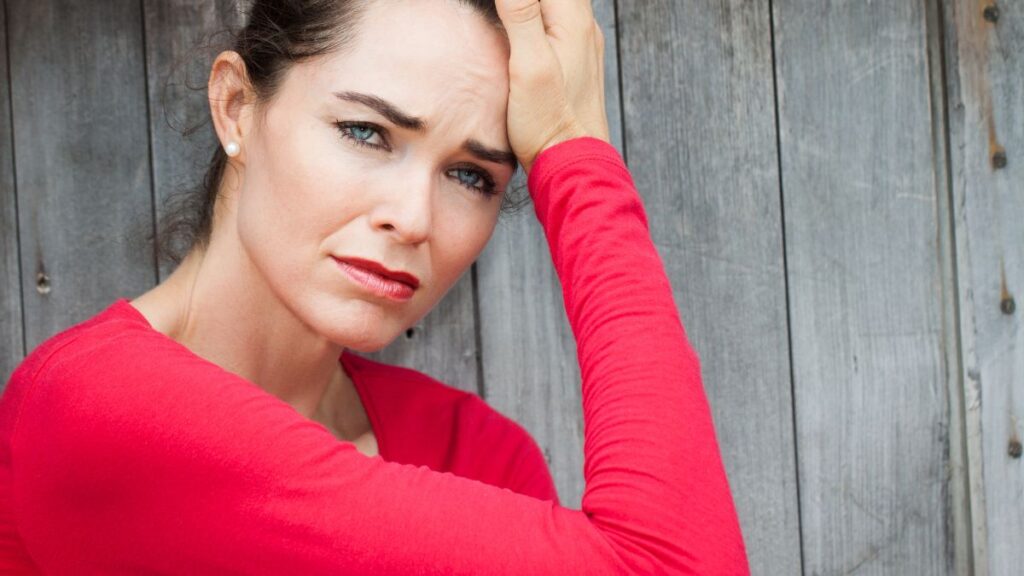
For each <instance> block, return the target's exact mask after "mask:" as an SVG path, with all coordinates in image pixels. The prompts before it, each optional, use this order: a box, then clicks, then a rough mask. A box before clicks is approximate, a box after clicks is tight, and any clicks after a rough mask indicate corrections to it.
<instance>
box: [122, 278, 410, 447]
mask: <svg viewBox="0 0 1024 576" xmlns="http://www.w3.org/2000/svg"><path fill="white" fill-rule="evenodd" d="M110 308H111V309H112V310H114V311H115V312H120V313H121V315H122V316H129V317H131V318H132V319H133V320H135V321H136V322H137V323H139V324H141V325H142V326H144V327H145V328H146V329H147V330H149V331H150V332H153V333H154V334H156V335H157V336H158V337H160V338H163V339H165V340H168V341H170V342H171V343H173V344H174V345H175V346H178V347H179V348H181V349H182V350H184V351H185V352H186V353H188V354H190V355H191V356H193V357H195V358H197V359H199V360H200V361H202V362H205V363H207V364H212V365H214V366H216V364H213V363H212V362H210V361H209V360H207V359H205V358H203V357H202V356H199V355H198V354H196V353H195V352H193V351H191V350H189V349H188V347H187V346H185V345H183V344H181V343H180V342H178V341H177V340H175V339H173V338H171V337H170V336H168V335H166V334H164V333H163V332H161V331H159V330H157V329H156V328H154V327H153V325H152V324H150V322H149V319H148V318H146V316H145V315H144V314H143V313H142V312H141V311H140V310H139V309H138V308H136V307H135V306H133V305H132V303H131V301H129V300H128V299H127V298H124V297H121V298H118V299H117V300H115V301H114V303H113V304H112V305H111V306H110ZM360 360H362V358H361V357H359V356H356V355H355V354H353V353H352V352H350V351H349V350H348V349H347V348H345V349H343V350H342V352H341V355H340V356H339V357H338V361H339V362H340V364H341V367H342V370H344V371H345V373H346V374H348V377H349V379H350V380H352V385H353V387H355V389H356V393H357V394H358V395H359V401H360V402H362V404H363V410H365V411H366V417H367V418H368V419H369V420H370V428H371V430H372V431H373V436H374V438H375V439H376V440H377V455H378V456H380V458H381V459H382V460H388V459H389V456H390V452H387V451H386V448H385V446H386V445H387V443H386V442H384V439H383V434H382V433H381V432H382V428H381V420H380V416H379V414H378V412H377V406H376V404H374V403H373V395H372V394H371V393H370V388H372V387H371V386H370V385H369V383H368V382H367V381H366V378H365V377H366V376H367V374H365V373H364V371H363V364H362V363H361V362H360ZM236 376H237V375H236ZM239 378H241V376H239ZM247 382H248V380H247ZM252 384H253V386H255V387H256V388H259V386H257V385H256V384H255V383H252ZM260 390H263V389H262V388H260ZM263 392H264V393H265V394H267V395H268V396H273V394H270V393H269V392H266V391H265V390H264V391H263ZM275 398H277V397H276V396H275ZM278 400H280V398H278ZM280 401H281V402H284V401H283V400H280ZM339 441H340V442H344V440H340V439H339ZM360 454H362V452H360ZM367 457H368V458H371V456H367Z"/></svg>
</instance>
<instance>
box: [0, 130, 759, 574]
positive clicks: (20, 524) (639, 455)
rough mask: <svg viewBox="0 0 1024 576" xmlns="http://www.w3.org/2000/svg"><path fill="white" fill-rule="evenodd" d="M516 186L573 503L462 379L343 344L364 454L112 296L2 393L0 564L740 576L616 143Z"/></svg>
mask: <svg viewBox="0 0 1024 576" xmlns="http://www.w3.org/2000/svg"><path fill="white" fill-rule="evenodd" d="M528 186H529V189H530V191H531V194H532V196H533V199H534V208H535V210H536V213H537V217H538V219H539V220H540V223H541V225H542V226H543V228H544V233H545V235H546V237H547V240H548V244H549V247H550V249H551V254H552V259H553V262H554V266H555V269H556V271H557V273H558V276H559V279H560V281H561V284H562V291H563V298H564V301H565V308H566V314H567V317H568V319H569V322H570V325H571V326H572V329H573V333H574V334H575V336H576V339H577V354H578V360H579V363H580V369H581V376H582V381H583V382H582V388H583V389H582V398H583V414H584V423H585V426H584V457H585V458H584V459H585V464H584V477H585V480H586V488H585V491H584V494H583V500H582V507H581V508H582V509H581V510H575V509H570V508H565V507H562V506H560V505H559V504H558V501H557V497H556V495H555V491H554V487H553V485H552V482H551V478H550V475H549V474H548V471H547V467H546V465H545V464H544V461H543V457H542V456H541V454H540V451H539V450H538V448H537V446H536V444H535V443H534V442H533V440H532V439H531V438H530V437H529V435H528V434H527V433H526V432H525V431H524V430H523V429H522V428H521V427H520V426H519V425H518V424H515V423H514V422H512V421H511V420H509V419H508V418H505V417H503V416H501V415H500V414H499V413H497V412H496V411H494V410H493V409H491V408H489V407H488V406H487V405H486V404H485V403H484V402H483V401H482V400H480V399H479V398H477V397H475V396H473V395H472V394H467V393H464V392H460V391H458V390H455V389H454V388H451V387H448V386H445V385H443V384H441V383H439V382H437V381H434V380H432V379H431V378H429V377H428V376H426V375H423V374H421V373H418V372H416V371H413V370H409V369H404V368H399V367H394V366H388V365H384V364H380V363H377V362H373V361H370V360H368V359H366V358H362V357H359V356H356V355H354V354H349V353H345V354H342V356H341V358H340V361H341V362H342V364H343V366H344V368H345V369H346V371H347V372H348V373H349V374H350V376H351V377H352V379H353V382H354V383H355V384H356V387H357V390H358V391H359V394H360V397H361V398H362V399H363V402H364V406H366V408H367V411H368V415H369V416H370V419H371V424H372V425H373V427H374V430H375V432H377V435H378V438H377V439H378V444H379V446H380V456H379V457H373V458H369V457H366V456H365V455H364V454H362V453H361V452H359V451H358V450H356V448H355V446H354V445H353V444H351V443H349V442H344V441H340V440H338V439H337V438H335V437H334V436H333V435H332V434H331V433H330V432H329V431H328V430H327V429H326V428H325V427H324V426H322V425H321V424H319V423H317V422H314V421H312V420H309V419H308V418H306V417H304V416H302V415H301V414H299V413H298V412H297V411H295V410H294V409H293V408H292V407H291V406H290V405H289V404H287V403H285V402H284V401H282V400H280V399H279V398H277V397H276V396H273V395H271V394H269V393H267V392H266V391H264V390H262V389H261V388H259V387H258V386H256V385H255V384H253V383H251V382H249V381H247V380H244V379H243V378H241V377H239V376H237V375H235V374H233V373H231V372H228V371H225V370H223V369H221V368H220V367H218V366H217V365H215V364H212V363H210V362H208V361H206V360H204V359H202V358H200V357H198V356H196V355H195V354H192V353H191V352H190V351H189V350H188V349H187V348H185V347H183V346H181V345H180V344H178V343H177V342H175V341H174V340H172V339H170V338H168V337H166V336H164V335H163V334H161V333H159V332H157V331H156V330H154V329H153V328H152V327H151V326H149V324H148V323H147V322H146V321H145V318H144V317H143V316H142V315H141V314H140V313H139V312H138V311H137V310H135V309H134V308H133V307H132V306H131V305H130V304H129V303H128V301H127V300H125V299H120V300H118V301H116V302H114V303H113V304H112V305H111V306H110V307H108V308H107V309H106V310H104V311H103V312H101V313H100V314H98V315H97V316H94V317H93V318H91V319H89V320H87V321H85V322H83V323H80V324H78V325H75V326H73V327H71V328H69V329H67V330H65V331H64V332H61V333H60V334H57V335H55V336H53V337H52V338H50V339H49V340H47V341H46V342H44V343H42V344H40V345H39V346H38V347H37V348H36V349H35V350H33V351H32V353H31V354H29V356H28V357H26V359H25V360H24V361H23V362H22V363H21V364H20V365H19V366H18V367H17V369H16V370H15V371H14V373H13V374H12V376H11V380H10V382H9V384H8V387H7V389H6V390H5V392H4V394H3V397H2V399H0V488H2V492H0V569H2V570H3V571H4V572H5V573H6V572H11V571H17V570H24V571H28V572H30V573H34V572H36V571H40V570H41V571H42V572H46V573H55V574H65V573H74V574H100V573H102V574H111V573H126V574H131V573H153V572H160V573H181V574H221V573H246V574H618V573H623V572H629V573H644V574H653V573H674V574H702V575H707V574H748V573H749V569H748V566H747V561H746V553H745V550H744V545H743V540H742V536H741V534H740V529H739V523H738V521H737V517H736V512H735V509H734V506H733V502H732V498H731V495H730V492H729V485H728V481H727V479H726V476H725V471H724V467H723V465H722V462H721V457H720V454H719V450H718V446H717V441H716V437H715V431H714V426H713V422H712V419H711V413H710V410H709V407H708V404H707V400H706V397H705V393H704V389H703V385H702V382H701V374H700V364H699V359H698V357H697V355H696V353H695V352H694V350H693V349H692V347H691V346H690V344H689V342H688V340H687V338H686V334H685V332H684V330H683V326H682V323H681V322H680V319H679V315H678V312H677V308H676V305H675V303H674V300H673V295H672V290H671V286H670V284H669V281H668V278H667V276H666V275H665V272H664V266H663V265H662V263H661V260H660V258H659V256H658V254H657V251H656V250H655V247H654V245H653V243H652V241H651V238H650V233H649V230H648V223H647V217H646V214H645V212H644V208H643V204H642V201H641V199H640V196H639V194H638V193H637V191H636V188H635V186H634V184H633V181H632V179H631V177H630V175H629V172H628V170H627V168H626V166H625V164H624V163H623V161H622V157H621V156H620V155H619V153H618V152H617V151H616V150H615V148H613V147H612V146H611V145H609V144H607V143H605V142H603V141H601V140H598V139H594V138H577V139H574V140H570V141H568V142H563V143H561V144H558V145H556V146H553V147H551V148H549V149H547V150H545V151H544V152H543V153H541V154H540V155H539V156H538V157H537V159H536V160H535V163H534V166H533V168H532V170H531V172H530V175H529V181H528ZM8 567H10V568H8Z"/></svg>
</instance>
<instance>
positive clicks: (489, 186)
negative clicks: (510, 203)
mask: <svg viewBox="0 0 1024 576" xmlns="http://www.w3.org/2000/svg"><path fill="white" fill-rule="evenodd" d="M452 172H455V173H456V176H455V178H456V179H457V180H458V181H459V183H460V184H462V185H463V186H465V187H466V188H469V189H470V190H475V191H477V192H479V193H481V194H483V195H484V196H494V195H496V194H497V192H496V191H495V189H494V179H493V178H491V176H490V174H488V173H487V172H484V171H482V170H476V169H474V168H455V169H454V170H452ZM463 176H468V177H469V178H468V180H464V179H463ZM478 182H479V183H480V185H476V183H478Z"/></svg>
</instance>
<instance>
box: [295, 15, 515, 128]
mask: <svg viewBox="0 0 1024 576" xmlns="http://www.w3.org/2000/svg"><path fill="white" fill-rule="evenodd" d="M508 57H509V50H508V43H507V40H506V39H505V37H504V35H503V33H502V32H501V31H500V30H498V29H495V28H494V27H493V26H492V25H491V24H490V23H488V22H487V21H486V20H485V18H484V17H483V16H482V15H481V14H479V13H478V12H477V11H475V10H474V9H472V8H470V7H469V6H466V5H464V4H462V3H460V2H457V1H456V0H381V1H376V2H369V3H368V6H367V8H366V11H365V12H364V13H363V14H362V17H361V19H360V23H359V27H358V30H357V34H356V37H355V40H354V42H353V43H352V44H350V45H349V47H348V48H347V49H346V50H344V51H342V52H336V53H332V54H327V55H325V56H324V57H321V58H317V59H315V60H314V61H311V62H309V63H308V65H300V66H298V67H297V68H299V69H298V70H295V72H296V73H297V74H298V75H300V76H302V77H303V79H302V82H300V83H301V84H303V85H304V86H305V89H306V90H309V89H314V90H316V91H317V92H322V93H324V94H329V93H331V92H333V91H338V90H355V91H361V92H367V93H371V94H375V95H378V96H380V97H382V98H384V99H386V100H389V101H391V102H393V103H395V104H396V105H397V106H398V107H400V108H401V109H402V110H403V111H405V112H407V113H409V114H411V115H414V116H420V117H425V118H427V119H428V123H429V122H430V121H432V120H433V121H434V124H440V123H442V121H444V120H446V119H453V117H454V116H458V117H460V118H461V119H462V120H465V119H466V118H467V117H469V116H476V117H478V119H480V120H482V118H483V117H488V118H491V119H493V120H501V121H504V118H505V110H506V105H507V100H508Z"/></svg>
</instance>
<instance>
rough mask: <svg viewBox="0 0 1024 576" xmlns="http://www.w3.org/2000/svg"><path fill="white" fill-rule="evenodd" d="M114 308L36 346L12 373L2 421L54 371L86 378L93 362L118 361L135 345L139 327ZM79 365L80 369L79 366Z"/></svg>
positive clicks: (5, 392) (2, 403) (1, 403)
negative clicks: (120, 353)
mask: <svg viewBox="0 0 1024 576" xmlns="http://www.w3.org/2000/svg"><path fill="white" fill-rule="evenodd" d="M117 308H118V304H117V303H115V304H112V305H110V306H109V307H107V308H106V309H104V310H102V311H100V312H99V313H97V314H95V315H93V316H91V317H89V318H87V319H85V320H83V321H81V322H78V323H76V324H74V325H72V326H70V327H68V328H65V329H64V330H61V331H59V332H57V333H56V334H54V335H52V336H50V337H49V338H47V339H45V340H44V341H42V342H41V343H39V344H38V345H36V346H35V347H34V348H33V349H32V350H31V351H30V352H29V353H28V354H27V355H26V356H25V358H24V359H22V361H21V362H20V363H18V365H17V366H16V367H15V368H14V371H13V372H11V375H10V378H9V380H8V381H7V384H6V386H5V388H4V390H3V398H2V400H0V413H2V414H3V416H2V418H3V419H7V418H8V417H10V418H12V419H13V418H14V416H13V413H17V412H19V411H20V407H21V404H22V402H23V400H24V399H25V397H26V396H28V395H29V391H30V390H34V389H35V388H36V387H37V386H36V384H37V382H38V381H40V380H43V379H45V376H46V375H47V374H48V373H50V372H52V371H54V370H67V371H69V372H70V373H73V374H78V375H81V376H82V377H85V376H86V375H87V374H88V373H89V371H90V369H93V368H95V367H96V366H97V364H98V363H97V362H94V361H90V360H91V359H95V358H100V359H106V360H110V361H117V358H116V352H117V351H118V350H121V349H123V346H121V345H122V344H123V343H125V342H130V341H132V338H133V336H135V335H137V333H133V330H134V329H135V328H137V326H136V325H135V324H134V323H133V322H132V321H131V319H130V318H124V317H122V316H121V315H120V314H118V312H117ZM76 364H78V366H76Z"/></svg>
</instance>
